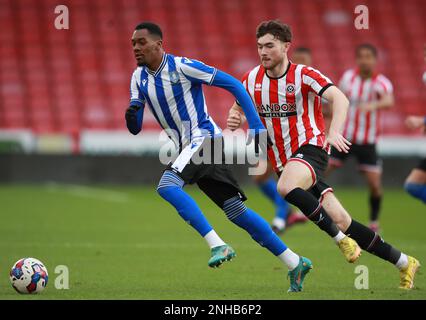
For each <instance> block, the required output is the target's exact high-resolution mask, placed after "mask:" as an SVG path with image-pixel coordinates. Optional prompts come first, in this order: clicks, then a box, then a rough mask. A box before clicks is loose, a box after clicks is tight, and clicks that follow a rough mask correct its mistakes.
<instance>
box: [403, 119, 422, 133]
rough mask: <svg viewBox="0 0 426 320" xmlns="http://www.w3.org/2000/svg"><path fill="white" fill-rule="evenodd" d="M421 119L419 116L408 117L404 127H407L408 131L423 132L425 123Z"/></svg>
mask: <svg viewBox="0 0 426 320" xmlns="http://www.w3.org/2000/svg"><path fill="white" fill-rule="evenodd" d="M424 121H425V120H424V118H423V117H419V116H408V117H407V119H405V125H406V126H407V127H408V129H411V130H416V129H419V128H423V131H424V130H425V122H424Z"/></svg>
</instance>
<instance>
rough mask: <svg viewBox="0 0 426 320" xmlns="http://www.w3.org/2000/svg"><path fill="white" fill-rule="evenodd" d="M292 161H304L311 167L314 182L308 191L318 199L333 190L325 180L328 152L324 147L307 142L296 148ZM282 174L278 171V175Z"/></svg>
mask: <svg viewBox="0 0 426 320" xmlns="http://www.w3.org/2000/svg"><path fill="white" fill-rule="evenodd" d="M290 161H299V162H302V163H304V164H305V165H306V166H307V167H308V168H309V170H310V171H311V175H312V180H313V184H312V187H311V188H310V189H309V190H308V191H309V192H310V193H312V194H313V195H314V196H315V197H316V198H317V199H321V197H322V196H323V195H324V194H325V193H327V192H329V191H333V189H332V188H331V187H330V186H329V185H328V184H327V183H325V181H324V180H323V177H324V172H325V170H326V169H327V165H328V154H327V152H326V151H325V150H324V149H322V148H320V147H317V146H314V145H310V144H306V145H304V146H301V147H300V148H299V149H297V150H296V152H295V153H294V154H293V155H292V156H291V157H290V159H289V160H288V162H290ZM280 174H281V173H278V175H280Z"/></svg>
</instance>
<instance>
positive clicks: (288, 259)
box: [278, 248, 300, 270]
mask: <svg viewBox="0 0 426 320" xmlns="http://www.w3.org/2000/svg"><path fill="white" fill-rule="evenodd" d="M278 258H279V259H280V260H281V261H282V262H284V263H285V265H286V266H287V267H288V269H289V270H293V269H294V268H296V267H297V265H298V264H299V260H300V257H299V256H298V255H297V254H295V253H294V252H293V251H291V250H290V248H287V249H286V250H285V251H284V252H283V253H281V254H280V255H279V256H278Z"/></svg>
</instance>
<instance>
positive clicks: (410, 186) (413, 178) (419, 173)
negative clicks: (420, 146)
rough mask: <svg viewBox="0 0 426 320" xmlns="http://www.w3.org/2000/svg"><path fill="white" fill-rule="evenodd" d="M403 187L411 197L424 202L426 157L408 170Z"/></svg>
mask: <svg viewBox="0 0 426 320" xmlns="http://www.w3.org/2000/svg"><path fill="white" fill-rule="evenodd" d="M404 189H405V190H406V191H407V192H408V193H409V194H411V195H412V196H413V197H415V198H417V199H419V200H421V201H423V203H426V158H424V159H423V160H422V161H421V162H420V164H419V165H418V166H417V167H416V168H414V169H413V170H412V171H411V172H410V174H409V175H408V177H407V179H406V180H405V184H404Z"/></svg>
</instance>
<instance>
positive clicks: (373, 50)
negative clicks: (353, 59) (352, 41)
mask: <svg viewBox="0 0 426 320" xmlns="http://www.w3.org/2000/svg"><path fill="white" fill-rule="evenodd" d="M362 49H367V50H370V51H371V53H372V54H373V55H374V56H375V57H376V58H377V49H376V47H375V46H373V45H372V44H370V43H362V44H360V45H358V46H357V47H356V49H355V54H356V55H358V54H359V52H360V51H361V50H362Z"/></svg>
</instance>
